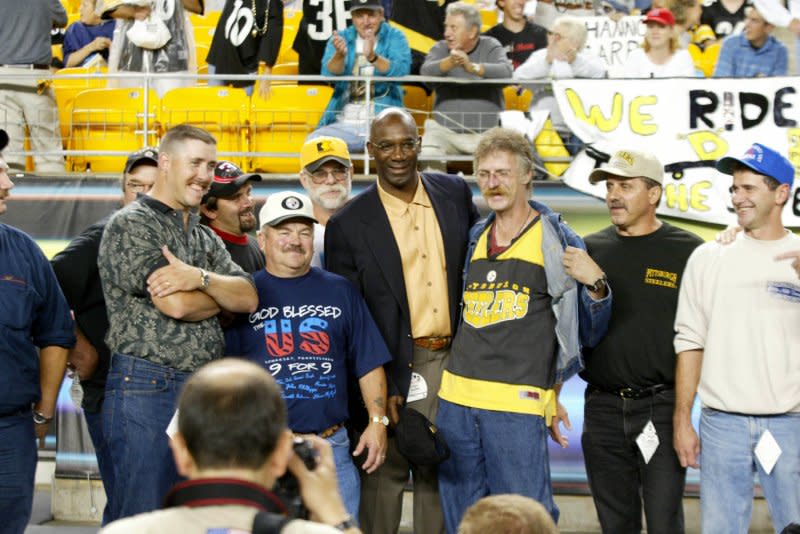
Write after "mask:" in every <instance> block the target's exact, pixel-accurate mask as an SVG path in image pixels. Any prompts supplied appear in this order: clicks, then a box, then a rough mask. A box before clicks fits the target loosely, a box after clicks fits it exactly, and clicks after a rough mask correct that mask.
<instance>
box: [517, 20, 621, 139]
mask: <svg viewBox="0 0 800 534" xmlns="http://www.w3.org/2000/svg"><path fill="white" fill-rule="evenodd" d="M547 40H548V43H547V48H545V49H543V50H537V51H536V52H534V53H533V54H531V57H529V58H528V60H527V61H526V62H525V63H523V64H522V65H520V66H519V68H518V69H517V70H516V71H514V79H515V80H520V81H523V80H545V79H546V78H603V77H604V76H605V75H606V67H605V63H604V62H603V60H602V59H600V58H599V57H597V56H595V55H594V54H592V53H591V52H589V51H588V50H586V49H585V46H586V25H585V24H584V23H583V21H582V20H581V19H580V18H577V17H572V16H568V15H565V16H562V17H559V18H558V19H556V21H555V22H554V23H553V26H552V27H551V28H550V31H548V34H547ZM533 90H534V96H533V104H532V105H531V111H539V110H545V111H548V112H549V113H550V120H551V122H552V123H553V128H555V129H556V131H557V132H558V133H559V135H560V136H561V138H562V139H563V140H564V145H565V146H566V148H567V150H569V151H570V153H571V154H575V153H577V151H578V145H579V142H580V140H579V139H578V138H577V137H576V136H574V135H573V134H572V132H570V131H569V129H568V128H567V125H566V123H565V122H564V117H563V116H562V115H561V112H560V111H559V109H558V104H557V103H556V99H555V96H553V93H552V90H551V89H550V87H549V84H548V86H547V87H544V88H538V87H534V88H533Z"/></svg>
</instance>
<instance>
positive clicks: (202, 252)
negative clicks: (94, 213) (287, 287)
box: [97, 124, 258, 517]
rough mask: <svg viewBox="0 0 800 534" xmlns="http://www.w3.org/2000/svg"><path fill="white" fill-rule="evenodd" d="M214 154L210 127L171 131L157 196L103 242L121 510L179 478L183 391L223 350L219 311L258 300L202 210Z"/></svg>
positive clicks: (156, 498)
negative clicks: (176, 420)
mask: <svg viewBox="0 0 800 534" xmlns="http://www.w3.org/2000/svg"><path fill="white" fill-rule="evenodd" d="M216 155H217V151H216V140H215V139H214V137H213V136H211V134H209V133H208V132H206V131H205V130H201V129H199V128H195V127H193V126H189V125H186V124H181V125H179V126H176V127H175V128H173V129H172V130H170V131H168V132H167V134H166V135H165V136H164V138H163V140H162V142H161V147H160V152H159V160H158V165H159V176H158V178H157V179H156V183H155V185H153V189H152V190H151V191H150V196H145V197H140V198H139V199H138V201H137V202H133V203H131V204H129V205H128V206H126V207H125V208H123V209H121V210H120V211H118V212H117V213H116V214H114V216H113V217H111V220H110V221H109V222H108V225H106V229H105V231H104V232H103V239H102V241H101V242H100V252H99V256H98V259H97V265H98V268H99V270H100V280H101V282H102V284H103V294H104V295H105V300H106V306H107V308H108V320H109V325H110V326H109V329H108V333H107V334H106V342H107V344H108V348H109V349H110V350H111V353H112V357H111V367H110V369H109V373H108V379H107V381H106V401H105V406H104V408H103V430H104V432H106V433H107V434H106V440H107V443H108V446H109V450H110V453H111V457H112V458H113V459H114V489H113V491H114V495H115V498H116V499H118V501H117V502H118V503H119V506H118V507H117V513H118V517H127V516H129V515H133V514H136V513H140V512H147V511H150V510H154V509H155V508H157V507H158V506H160V504H161V502H162V499H163V498H164V495H166V493H167V491H168V490H169V488H170V487H171V486H172V485H173V484H174V483H175V482H176V481H177V478H178V474H177V471H176V470H175V464H174V462H173V460H172V457H171V455H170V453H169V448H168V446H167V436H166V434H165V430H166V428H167V426H168V424H169V421H170V417H171V416H172V413H173V411H174V409H175V404H176V400H177V396H178V393H179V392H180V390H181V387H182V386H183V383H184V382H185V381H186V378H187V377H188V376H189V374H190V373H191V372H192V371H194V370H195V369H197V368H198V367H200V366H201V365H203V364H204V363H207V362H209V361H211V360H214V359H216V358H220V357H222V355H223V351H224V341H223V335H222V329H221V327H220V325H219V321H218V320H217V318H216V315H217V314H218V313H219V312H220V311H221V310H227V311H230V312H235V313H242V312H247V313H250V312H252V311H253V310H255V307H256V304H257V303H258V298H257V295H256V292H255V288H254V286H253V280H252V278H251V277H250V276H249V275H248V274H247V273H245V272H244V271H242V270H241V268H239V267H238V266H237V265H236V264H235V263H233V261H232V260H231V257H230V254H228V252H227V251H226V250H225V247H224V246H223V244H222V241H221V240H220V239H219V238H218V237H217V236H216V235H215V234H214V232H213V231H211V229H209V228H208V227H207V226H203V225H201V224H200V217H199V216H198V215H197V213H196V208H197V207H198V206H199V205H200V202H201V200H202V198H203V196H204V195H205V194H206V192H207V191H208V188H209V186H210V185H211V180H212V175H213V170H214V167H215V165H216Z"/></svg>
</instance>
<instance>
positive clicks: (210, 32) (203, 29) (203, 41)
mask: <svg viewBox="0 0 800 534" xmlns="http://www.w3.org/2000/svg"><path fill="white" fill-rule="evenodd" d="M216 29H217V27H216V26H194V27H193V32H194V45H195V46H196V47H197V46H205V47H210V46H211V39H213V38H214V30H216ZM198 59H199V58H198ZM203 59H205V58H203Z"/></svg>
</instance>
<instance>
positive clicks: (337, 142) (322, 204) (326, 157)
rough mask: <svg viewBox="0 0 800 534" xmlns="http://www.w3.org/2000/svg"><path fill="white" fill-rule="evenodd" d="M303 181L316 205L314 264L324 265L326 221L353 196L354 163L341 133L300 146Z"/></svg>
mask: <svg viewBox="0 0 800 534" xmlns="http://www.w3.org/2000/svg"><path fill="white" fill-rule="evenodd" d="M300 167H301V170H300V183H301V184H303V188H305V190H306V193H308V197H309V198H310V199H311V205H312V206H313V208H314V217H316V219H317V223H315V224H314V258H313V259H312V261H311V266H312V267H319V268H323V266H324V265H325V261H324V259H325V258H324V257H323V256H324V254H325V225H326V224H328V219H330V217H331V215H333V214H334V213H336V211H337V210H338V209H339V208H341V207H342V206H344V205H345V203H346V202H347V199H348V198H350V189H351V188H352V180H353V165H352V163H351V162H350V152H349V151H348V150H347V143H345V142H344V141H343V140H342V139H339V138H338V137H316V138H314V139H309V140H308V141H306V143H305V144H304V145H303V148H301V149H300Z"/></svg>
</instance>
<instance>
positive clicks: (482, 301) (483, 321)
mask: <svg viewBox="0 0 800 534" xmlns="http://www.w3.org/2000/svg"><path fill="white" fill-rule="evenodd" d="M529 302H530V296H528V295H525V294H523V293H517V292H515V291H510V290H507V289H501V290H498V291H465V292H464V321H465V322H466V323H467V324H469V325H471V326H473V327H475V328H483V327H484V326H488V325H492V324H496V323H502V322H504V321H512V320H514V319H521V318H522V317H525V315H526V314H527V313H528V303H529Z"/></svg>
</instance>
